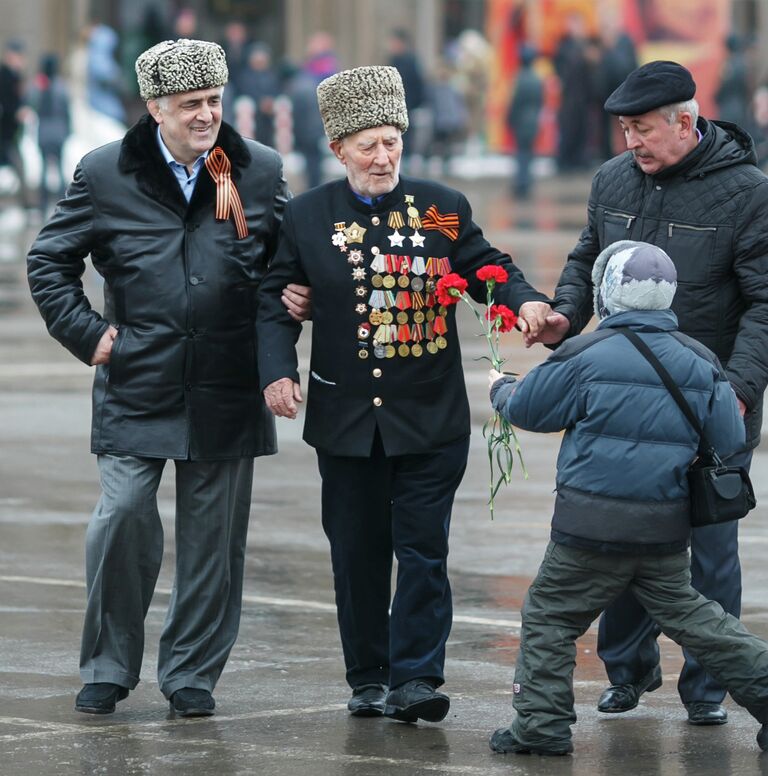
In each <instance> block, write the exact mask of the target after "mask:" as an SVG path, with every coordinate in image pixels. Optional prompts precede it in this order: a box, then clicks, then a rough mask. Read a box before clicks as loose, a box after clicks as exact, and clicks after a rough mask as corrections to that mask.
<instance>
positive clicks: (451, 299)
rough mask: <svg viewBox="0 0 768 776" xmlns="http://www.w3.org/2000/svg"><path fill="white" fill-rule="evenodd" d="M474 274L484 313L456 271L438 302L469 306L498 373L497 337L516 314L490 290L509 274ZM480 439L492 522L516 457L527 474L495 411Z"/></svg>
mask: <svg viewBox="0 0 768 776" xmlns="http://www.w3.org/2000/svg"><path fill="white" fill-rule="evenodd" d="M476 274H477V278H478V280H484V281H485V288H486V309H485V314H482V313H481V312H480V311H479V310H478V309H477V307H476V306H475V303H474V302H473V301H472V299H471V298H470V297H469V296H468V294H467V293H466V291H467V281H466V280H464V278H462V277H460V276H459V275H457V274H456V273H455V272H451V273H449V274H448V275H444V276H443V277H441V278H440V280H438V281H437V299H438V301H439V302H440V304H442V305H446V306H448V305H452V304H458V303H459V302H460V301H464V302H466V303H467V304H468V305H469V306H470V308H471V309H472V312H473V313H474V315H475V318H477V320H478V322H479V323H480V325H481V327H482V329H483V334H484V335H485V338H486V340H488V347H489V349H490V356H483V358H485V359H487V360H488V361H490V362H491V365H492V366H493V368H494V369H496V370H497V371H499V372H500V371H501V367H502V366H503V364H504V361H505V359H503V358H502V357H501V356H500V355H499V335H500V334H501V333H502V332H507V331H511V330H512V329H513V328H514V327H515V324H516V323H517V315H515V313H514V312H513V311H512V310H510V309H509V307H507V306H506V305H503V304H494V303H493V290H494V288H495V287H496V284H497V283H506V281H507V278H508V277H509V275H508V274H507V271H506V270H505V269H504V268H503V267H498V266H496V265H495V264H486V265H485V266H484V267H480V269H479V270H477V273H476ZM483 436H484V437H485V438H486V439H487V440H488V461H489V464H490V469H491V480H490V494H491V495H490V499H489V500H488V505H489V506H490V510H491V520H493V504H494V499H495V497H496V494H497V493H498V491H499V488H500V487H501V486H502V484H509V483H510V482H511V480H512V466H513V464H514V460H515V454H516V455H517V457H518V459H519V460H520V467H521V469H522V472H523V476H524V477H525V478H526V479H527V478H528V472H527V471H526V470H525V463H524V461H523V453H522V449H521V448H520V443H519V442H518V440H517V435H516V434H515V429H514V427H513V426H512V424H511V423H510V422H509V421H508V420H506V419H505V418H503V417H502V416H501V415H499V413H498V412H494V414H493V417H491V418H490V419H489V420H488V421H486V423H485V425H484V426H483Z"/></svg>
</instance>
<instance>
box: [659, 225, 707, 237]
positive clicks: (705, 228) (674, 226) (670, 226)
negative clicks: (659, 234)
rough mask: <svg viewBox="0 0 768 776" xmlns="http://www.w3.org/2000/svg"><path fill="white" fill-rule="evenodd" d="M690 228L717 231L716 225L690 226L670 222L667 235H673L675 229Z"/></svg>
mask: <svg viewBox="0 0 768 776" xmlns="http://www.w3.org/2000/svg"><path fill="white" fill-rule="evenodd" d="M675 228H677V229H690V230H692V231H694V232H716V231H717V227H716V226H689V225H688V224H670V225H669V228H668V229H667V237H672V230H673V229H675Z"/></svg>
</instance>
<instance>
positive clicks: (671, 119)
mask: <svg viewBox="0 0 768 776" xmlns="http://www.w3.org/2000/svg"><path fill="white" fill-rule="evenodd" d="M658 111H659V113H661V115H662V116H664V119H665V120H666V122H667V124H674V123H675V122H676V121H677V117H678V116H679V115H680V114H681V113H690V114H691V124H692V125H693V126H694V127H695V126H696V122H697V121H698V120H699V103H698V102H696V100H695V99H694V98H693V97H692V98H691V99H690V100H685V101H684V102H674V103H672V104H671V105H662V106H661V107H660V108H659V109H658Z"/></svg>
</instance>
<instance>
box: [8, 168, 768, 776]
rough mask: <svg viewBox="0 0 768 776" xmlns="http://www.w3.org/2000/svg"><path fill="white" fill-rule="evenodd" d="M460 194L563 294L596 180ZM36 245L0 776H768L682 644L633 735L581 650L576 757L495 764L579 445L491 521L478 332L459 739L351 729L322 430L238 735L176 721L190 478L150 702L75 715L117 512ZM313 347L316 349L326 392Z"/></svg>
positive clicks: (277, 498) (281, 510) (285, 513)
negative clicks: (172, 631) (709, 722)
mask: <svg viewBox="0 0 768 776" xmlns="http://www.w3.org/2000/svg"><path fill="white" fill-rule="evenodd" d="M457 185H459V186H460V187H461V188H462V189H463V190H465V191H466V192H467V194H468V195H469V197H470V200H471V201H472V203H473V206H474V209H475V216H476V219H477V220H478V222H479V223H481V224H482V225H483V227H484V228H485V230H486V234H487V235H488V237H489V239H491V241H492V242H494V243H495V244H496V245H498V246H499V247H501V248H504V249H506V250H509V251H510V252H511V253H512V255H513V257H515V259H516V261H517V262H518V264H519V265H520V266H521V267H522V268H523V270H524V271H525V273H526V275H527V277H528V278H529V279H530V280H531V281H532V282H533V283H534V284H535V285H537V286H539V287H540V288H541V289H542V290H544V291H551V290H552V288H553V286H554V283H555V281H556V279H557V276H558V274H559V271H560V268H561V266H562V263H563V261H564V258H565V255H566V254H567V251H568V249H569V248H570V247H571V246H572V245H573V243H574V241H575V239H576V237H577V236H578V233H579V231H580V229H581V226H582V223H583V219H584V214H585V203H586V196H587V192H588V186H589V178H588V177H584V176H582V177H575V178H568V179H549V180H545V181H541V182H540V183H539V189H538V191H537V192H536V194H535V196H534V199H533V200H532V201H529V202H525V203H522V204H520V203H515V202H513V201H512V200H510V198H509V197H508V195H507V192H506V186H505V184H504V182H503V181H501V180H494V181H490V182H487V181H485V182H482V183H478V182H459V183H458V184H457ZM16 226H18V224H16V223H15V222H14V220H13V218H12V217H11V216H9V215H8V211H0V237H1V238H2V240H1V241H0V242H2V249H0V439H2V444H0V704H1V705H0V774H2V775H3V776H17V775H18V776H21V775H22V774H24V775H25V776H28V775H29V774H32V775H36V774H62V776H64V775H69V774H110V775H111V774H152V775H153V776H154V775H157V776H164V775H165V774H178V773H186V774H191V775H194V776H202V775H207V774H216V776H234V775H235V774H305V773H306V774H310V773H311V774H314V775H315V776H326V775H327V776H331V775H334V776H335V775H337V774H344V775H347V774H348V775H349V776H352V774H354V775H355V776H379V775H380V774H381V775H383V774H387V775H389V774H402V775H403V776H421V774H425V775H426V774H478V775H479V774H537V775H538V774H553V775H556V776H560V775H561V774H563V775H564V774H569V775H570V774H573V776H586V774H589V775H590V776H592V775H595V776H602V775H603V774H606V775H607V774H610V775H611V776H614V774H627V775H631V776H657V775H658V776H667V774H671V775H677V774H680V775H684V776H694V774H695V775H696V776H710V775H711V776H722V775H724V774H739V775H741V774H768V756H760V753H759V750H758V749H757V746H756V744H755V740H754V739H755V733H756V731H757V725H756V723H755V722H754V721H753V720H752V718H751V717H749V715H747V714H746V712H743V711H741V710H740V709H739V708H738V707H736V706H735V705H734V704H733V703H732V702H730V701H728V702H727V704H728V710H729V714H730V722H729V724H727V725H725V726H722V727H718V728H694V727H692V726H690V725H688V724H687V723H686V722H685V713H684V710H683V708H682V707H681V705H680V702H679V699H678V697H677V693H676V690H675V683H676V678H677V673H678V671H679V668H680V665H681V656H680V650H679V648H678V647H677V646H676V645H675V644H673V643H672V642H670V641H668V640H665V639H662V640H661V641H660V646H661V651H662V661H663V662H662V667H663V671H664V685H663V686H662V688H661V689H659V690H658V691H656V692H655V693H653V694H652V695H646V696H644V698H643V700H642V701H641V704H640V706H639V707H638V708H637V709H636V710H634V711H632V712H629V713H628V714H624V715H617V716H608V715H600V714H598V713H597V712H596V710H595V702H596V700H597V697H598V696H599V694H600V691H601V689H602V688H603V687H604V686H605V684H606V681H605V676H604V672H603V669H602V666H601V663H600V661H599V660H598V659H597V656H596V654H595V635H596V634H595V630H594V629H593V630H591V631H590V632H589V633H588V634H587V635H586V636H585V637H584V638H583V639H582V640H580V642H579V643H578V666H577V670H576V674H575V681H574V684H575V694H576V701H577V713H578V717H579V721H578V723H577V725H576V726H575V728H574V733H575V754H574V756H573V757H567V758H539V757H536V756H533V757H526V756H515V755H506V756H500V755H494V754H492V753H491V752H490V751H489V750H488V746H487V737H488V734H489V732H490V731H491V730H492V729H493V728H494V727H498V726H501V725H506V724H507V723H508V722H509V721H510V719H511V716H512V706H511V697H512V696H511V682H512V676H513V671H514V662H515V656H516V652H517V648H518V640H519V620H520V605H521V601H522V598H523V596H524V593H525V590H526V587H527V585H528V584H529V582H530V580H531V578H532V577H533V575H534V574H535V572H536V568H537V566H538V563H539V561H540V558H541V556H542V554H543V551H544V547H545V544H546V541H547V537H548V523H549V516H550V509H551V503H552V498H553V497H552V487H553V478H554V461H555V456H556V452H557V447H558V444H559V440H560V437H559V435H556V434H554V435H532V434H526V433H522V434H521V435H520V439H521V443H522V446H523V449H524V455H525V461H526V465H527V469H528V472H529V477H528V479H527V480H523V478H522V476H521V473H520V471H519V469H518V471H517V472H516V473H515V475H514V482H513V484H512V485H511V486H509V487H508V488H507V489H506V490H504V491H503V492H502V493H501V495H500V497H499V499H498V502H497V510H496V518H495V520H494V521H491V520H490V519H489V517H488V511H487V507H486V497H487V471H486V458H485V443H484V440H483V438H482V436H481V431H480V430H481V427H482V424H483V422H484V421H485V419H486V417H487V415H488V403H487V391H486V370H485V367H483V366H481V365H480V364H481V363H482V362H475V361H474V359H475V358H477V357H478V356H480V355H482V354H483V352H484V348H483V340H482V339H479V338H477V337H476V336H475V335H476V333H477V331H476V329H475V325H476V324H475V323H474V320H473V319H471V316H465V320H464V324H465V325H464V328H463V348H464V358H465V366H466V375H467V386H468V389H469V393H470V400H471V405H472V412H473V436H472V449H471V455H470V464H469V468H468V471H467V475H466V477H465V480H464V483H463V485H462V487H461V489H460V491H459V493H458V497H457V500H456V507H455V511H454V518H453V526H452V542H451V558H450V567H451V574H452V576H451V578H452V584H453V590H454V607H455V621H454V627H453V631H452V634H451V639H450V641H449V644H448V661H447V666H446V676H447V683H446V686H445V690H446V691H447V692H448V693H449V694H450V695H451V699H452V705H451V711H450V714H449V716H448V717H447V719H446V720H445V721H444V722H442V723H439V724H420V725H418V726H412V725H403V724H400V723H396V722H392V721H389V720H383V719H378V720H377V719H373V720H371V719H367V720H366V719H353V718H350V717H349V716H348V715H347V713H346V710H345V703H346V700H347V697H348V690H347V688H346V686H345V683H344V672H343V665H342V661H341V655H340V647H339V642H338V635H337V630H336V622H335V615H334V607H333V592H332V583H331V575H330V566H329V559H328V552H327V547H326V540H325V537H324V535H323V533H322V530H321V527H320V520H319V477H318V475H317V470H316V466H315V458H314V453H313V452H312V450H311V449H310V448H308V447H307V446H306V445H304V444H303V442H302V441H301V438H300V431H301V426H300V423H299V422H290V421H280V423H279V427H278V430H279V435H280V449H281V452H280V454H279V455H277V456H273V457H270V458H263V459H259V460H258V461H257V466H256V478H255V484H254V494H253V509H252V517H251V527H250V534H249V542H248V545H249V547H248V561H247V567H246V578H245V592H246V595H245V602H244V607H243V618H242V624H241V630H240V637H239V640H238V642H237V644H236V646H235V649H234V650H233V653H232V656H231V659H230V661H229V663H228V665H227V668H226V670H225V673H224V674H223V676H222V678H221V681H220V683H219V685H218V687H217V690H216V699H217V704H218V707H217V711H218V713H217V715H216V716H214V717H212V718H209V719H202V720H178V719H174V718H173V717H171V716H170V715H169V713H168V707H167V703H166V702H165V701H164V699H163V698H162V696H161V695H160V693H159V691H158V689H157V684H156V680H155V676H154V675H155V668H156V665H155V659H156V653H157V640H158V636H159V632H160V628H161V627H162V622H163V617H164V613H165V607H166V604H167V601H168V595H169V589H170V586H171V570H172V568H173V483H172V466H170V467H168V470H167V471H166V477H165V478H164V481H163V485H162V488H161V493H160V509H161V514H162V517H163V521H164V525H165V528H166V556H165V560H164V565H163V570H162V572H161V576H160V581H159V583H158V590H157V593H156V596H155V599H154V601H153V604H152V607H151V609H150V612H149V615H148V617H147V647H146V659H145V664H144V667H143V681H142V682H141V684H140V685H139V686H138V687H137V689H136V690H135V691H134V692H132V693H131V695H130V697H129V698H128V699H127V700H125V701H123V702H121V703H120V704H119V706H118V711H117V713H115V714H114V715H111V716H107V717H90V716H87V715H82V714H77V713H75V712H74V711H73V701H74V695H75V693H76V692H77V690H78V689H79V687H80V682H79V680H78V676H77V661H78V642H79V633H80V627H81V620H82V615H83V605H84V584H83V538H84V532H85V527H86V523H87V520H88V516H89V514H90V511H91V509H92V508H93V505H94V504H95V501H96V499H97V495H98V488H97V475H96V466H95V460H94V458H93V457H92V456H91V455H90V454H89V452H88V444H89V422H90V406H89V401H90V398H89V386H90V377H91V373H90V370H89V369H88V368H87V367H85V366H83V365H81V364H80V363H79V362H76V361H75V360H74V359H73V358H72V357H71V356H70V355H69V354H68V353H67V352H66V351H64V350H63V349H62V348H61V347H60V346H59V345H58V344H57V343H55V342H54V341H53V340H51V339H50V338H49V337H48V335H47V334H46V332H45V329H44V326H43V324H42V321H41V319H40V318H39V316H38V315H37V312H36V311H35V310H34V308H33V306H32V304H31V301H29V299H28V292H27V287H26V280H25V276H24V264H23V260H22V257H23V254H24V252H25V250H26V246H27V243H28V241H29V239H30V238H31V236H32V235H33V232H30V231H29V230H26V229H17V228H16ZM87 285H88V289H89V294H90V295H91V298H92V300H93V301H94V302H95V303H98V299H99V288H98V282H97V280H96V279H95V278H94V277H93V276H90V275H89V276H88V281H87ZM462 314H463V313H462ZM308 340H309V337H308V336H307V334H305V335H304V337H303V344H302V360H303V365H304V374H306V363H307V361H306V356H307V342H308ZM503 350H504V352H505V353H507V354H508V355H509V362H508V368H509V369H511V370H513V371H518V372H525V371H526V370H527V369H529V368H530V366H531V365H532V364H534V363H536V362H537V361H539V360H541V359H543V358H545V357H546V354H547V351H545V350H544V349H543V348H534V349H532V350H530V351H526V350H524V349H523V348H522V346H521V345H520V344H519V338H518V337H516V336H514V335H506V340H505V343H504V348H503ZM767 471H768V457H767V456H766V453H765V452H764V449H763V448H760V449H758V451H757V453H756V455H755V459H754V464H753V480H754V483H755V486H756V489H757V493H758V499H759V500H760V502H761V504H762V505H764V504H768V477H767V476H766V473H767ZM762 505H761V506H760V507H758V509H757V510H756V511H755V512H753V513H752V514H751V515H750V516H749V517H748V518H747V519H746V520H745V521H743V523H742V525H741V556H742V562H743V566H744V617H743V619H744V621H745V623H746V624H747V626H748V627H749V628H751V629H752V630H754V632H756V633H758V634H760V635H761V636H763V637H766V638H768V602H767V601H766V594H765V591H766V589H768V569H767V567H766V563H765V562H764V556H765V553H766V549H768V521H766V516H767V513H766V507H765V506H762Z"/></svg>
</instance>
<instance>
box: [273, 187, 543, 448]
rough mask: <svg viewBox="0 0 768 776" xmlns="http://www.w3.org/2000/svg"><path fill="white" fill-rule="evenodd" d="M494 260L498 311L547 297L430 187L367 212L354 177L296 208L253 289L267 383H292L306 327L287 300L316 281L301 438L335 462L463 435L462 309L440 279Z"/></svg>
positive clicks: (462, 207) (481, 297)
mask: <svg viewBox="0 0 768 776" xmlns="http://www.w3.org/2000/svg"><path fill="white" fill-rule="evenodd" d="M486 264H498V265H500V266H502V267H504V269H506V270H507V272H508V273H509V281H508V282H507V283H506V284H505V285H504V286H501V287H499V288H498V289H497V291H496V302H497V303H500V304H506V305H507V306H509V307H511V308H512V309H513V310H515V311H517V310H518V309H519V307H520V305H521V304H523V303H524V302H527V301H548V300H547V299H546V297H545V296H544V295H542V294H540V293H538V292H537V291H536V290H534V289H533V288H532V287H531V286H530V285H529V284H528V283H527V282H526V281H525V279H524V278H523V275H522V273H521V272H520V270H519V269H517V268H516V267H515V266H514V265H513V264H512V261H511V259H510V257H509V256H508V255H507V254H504V253H501V252H500V251H498V250H496V249H495V248H493V247H492V246H491V245H489V243H488V242H487V241H486V240H485V238H484V237H483V234H482V232H481V230H480V228H479V227H478V226H477V225H476V224H475V223H474V222H473V221H472V213H471V210H470V206H469V203H468V202H467V200H466V198H465V197H464V196H463V195H462V194H461V193H459V192H458V191H454V190H452V189H449V188H447V187H445V186H442V185H439V184H436V183H431V182H428V181H421V180H413V179H401V180H400V183H399V184H398V186H397V187H396V188H395V189H394V190H393V191H392V192H390V193H389V194H387V195H385V196H384V197H382V198H380V199H379V200H378V201H377V202H376V203H375V204H373V205H369V204H367V203H365V202H363V201H362V200H360V199H359V198H358V197H357V196H356V195H355V194H354V192H353V191H352V190H351V189H350V187H349V185H348V183H347V181H346V180H340V181H335V182H332V183H329V184H326V185H324V186H320V187H318V188H315V189H312V190H310V191H308V192H306V193H304V194H302V195H301V196H299V197H296V199H294V200H292V201H290V202H289V203H288V205H287V207H286V211H285V217H284V221H283V225H282V228H281V232H280V243H279V246H278V250H277V252H276V254H275V257H274V259H273V261H272V263H271V264H270V268H269V271H268V273H267V275H266V277H265V279H264V280H263V282H262V284H261V286H260V289H259V315H258V343H259V374H260V379H261V385H262V388H264V387H266V386H267V385H269V384H270V383H272V382H274V381H275V380H279V379H280V378H284V377H288V378H291V379H292V380H294V381H296V382H298V381H299V374H298V368H297V356H296V348H295V345H296V341H297V339H298V336H299V333H300V330H301V327H300V324H298V323H296V322H294V321H293V320H292V319H291V318H290V316H288V314H287V313H286V312H285V309H284V308H283V305H282V303H281V302H280V294H281V290H282V289H283V287H284V286H285V284H286V283H291V282H293V283H303V284H308V285H310V286H312V294H313V296H312V356H311V363H310V376H309V389H308V399H307V412H306V422H305V427H304V439H305V440H306V441H307V442H308V443H309V444H310V445H312V446H313V447H315V448H317V449H319V450H322V451H324V452H326V453H329V454H332V455H339V456H368V455H370V453H371V447H372V444H373V439H374V433H375V431H376V429H377V428H378V430H379V433H380V434H381V439H382V442H383V445H384V450H385V452H386V454H387V455H390V456H391V455H404V454H410V453H423V452H427V451H429V450H433V449H435V448H436V447H438V446H440V445H444V444H447V443H450V442H453V441H457V440H459V439H461V438H464V437H466V436H467V435H468V434H469V403H468V401H467V394H466V388H465V385H464V376H463V372H462V367H461V352H460V349H459V340H458V336H457V331H456V320H455V306H449V307H447V308H446V307H444V306H441V305H440V304H439V302H438V300H437V297H436V294H435V286H436V283H437V281H438V280H439V279H440V277H442V276H443V275H445V274H447V273H449V272H455V273H457V274H459V275H461V276H462V277H463V278H465V279H466V280H467V281H468V283H469V287H468V291H469V293H470V294H471V295H472V296H473V297H474V298H475V299H476V300H478V301H480V302H485V300H486V286H485V283H484V282H481V281H479V280H477V278H476V277H475V272H476V271H477V269H478V268H480V267H482V266H484V265H486Z"/></svg>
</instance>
